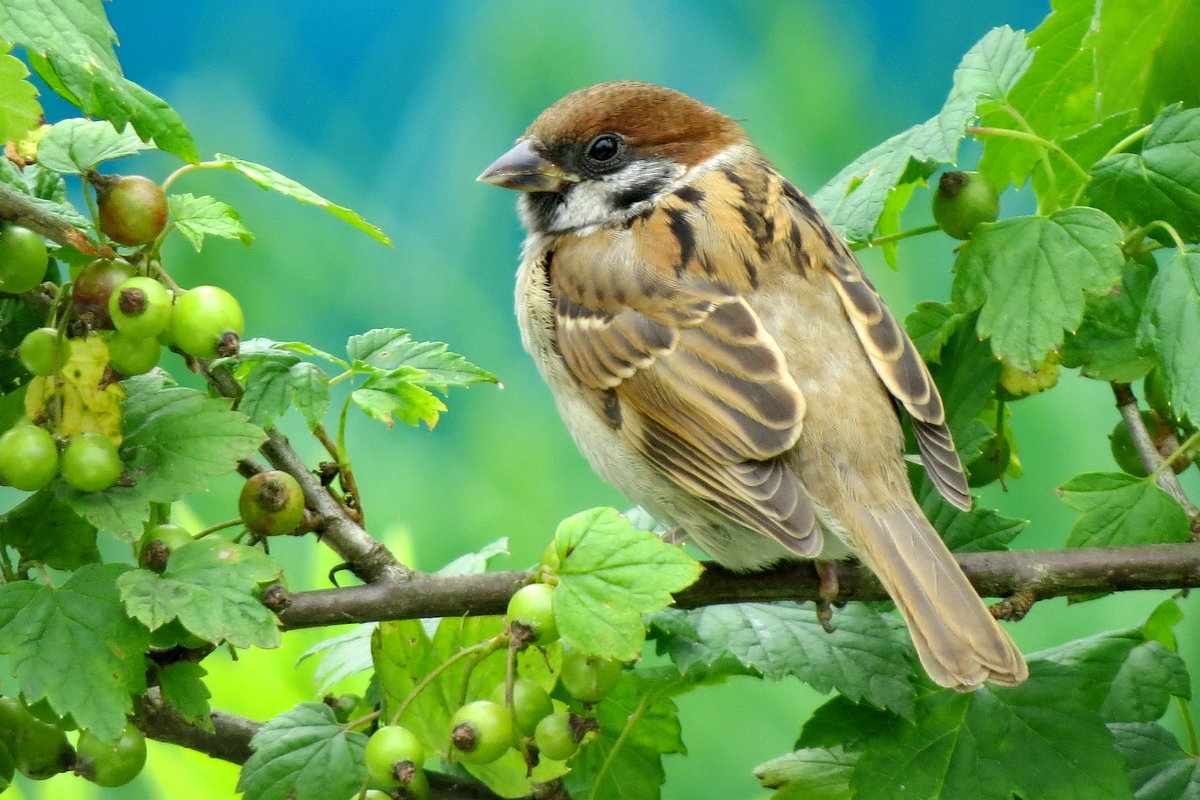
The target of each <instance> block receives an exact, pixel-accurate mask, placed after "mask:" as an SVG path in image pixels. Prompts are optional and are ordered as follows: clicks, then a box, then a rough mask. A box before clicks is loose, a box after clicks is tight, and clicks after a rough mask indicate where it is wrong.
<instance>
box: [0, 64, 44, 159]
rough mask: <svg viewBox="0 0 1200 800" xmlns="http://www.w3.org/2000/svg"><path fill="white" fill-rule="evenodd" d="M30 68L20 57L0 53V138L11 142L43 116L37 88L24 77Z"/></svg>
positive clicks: (27, 74) (30, 128)
mask: <svg viewBox="0 0 1200 800" xmlns="http://www.w3.org/2000/svg"><path fill="white" fill-rule="evenodd" d="M28 77H29V70H28V69H27V68H26V67H25V65H24V64H23V63H21V60H20V59H19V58H17V57H15V56H12V55H9V54H7V53H4V54H0V142H12V141H16V140H17V139H20V138H22V137H24V136H25V134H26V133H28V132H29V131H31V130H32V129H33V128H35V127H36V126H37V124H38V121H39V120H40V119H41V116H42V106H41V104H40V103H38V101H37V96H38V90H37V89H36V88H34V85H33V84H32V83H30V82H29V81H27V80H25V79H26V78H28Z"/></svg>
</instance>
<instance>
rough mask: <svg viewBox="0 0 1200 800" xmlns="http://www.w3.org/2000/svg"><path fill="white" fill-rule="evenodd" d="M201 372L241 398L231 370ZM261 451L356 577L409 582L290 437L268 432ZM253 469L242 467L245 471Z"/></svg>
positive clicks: (408, 572)
mask: <svg viewBox="0 0 1200 800" xmlns="http://www.w3.org/2000/svg"><path fill="white" fill-rule="evenodd" d="M200 371H201V374H203V375H204V377H205V378H206V379H207V380H208V382H209V384H211V385H212V386H213V388H215V389H216V390H217V391H218V392H220V393H221V394H222V395H224V396H225V397H229V398H232V399H234V400H237V399H239V398H240V397H241V394H242V387H241V386H240V385H238V382H237V381H236V380H235V379H234V377H233V375H232V373H230V371H229V370H228V369H227V368H225V367H221V366H218V367H209V366H201V369H200ZM261 452H262V454H263V456H264V457H265V458H266V459H267V461H268V462H269V463H270V464H271V466H272V467H274V468H275V469H280V470H283V471H284V472H287V473H289V474H290V475H291V476H292V477H294V478H295V479H296V480H297V481H298V482H299V483H300V488H301V489H302V490H304V500H305V504H306V505H307V506H308V507H309V508H310V509H312V510H313V511H314V512H315V513H316V515H317V518H318V523H317V526H316V531H317V534H318V535H319V536H320V537H321V540H322V541H323V542H325V543H326V544H327V545H329V546H330V548H332V549H333V551H334V552H335V553H337V554H338V555H339V556H340V557H341V558H342V559H343V560H344V561H345V562H346V564H347V566H348V567H349V568H350V570H351V571H352V572H353V573H354V574H355V575H357V576H358V577H359V578H360V579H361V580H363V581H366V582H367V583H377V582H380V581H387V582H404V581H407V580H408V579H409V577H410V575H411V574H412V571H411V570H409V569H408V568H407V567H405V566H404V565H402V564H400V562H398V561H397V560H396V557H395V556H393V555H392V553H391V551H390V550H388V549H387V547H385V546H384V545H383V544H382V543H381V542H379V541H378V540H377V539H375V538H374V537H372V536H371V534H369V533H367V531H366V530H365V529H363V527H362V526H361V525H359V524H358V522H356V521H355V520H354V518H353V517H352V516H351V515H350V512H349V511H348V510H347V509H346V507H345V506H343V505H342V504H341V502H339V501H338V500H337V498H335V497H333V496H332V495H331V494H330V493H329V490H328V489H326V487H324V486H322V485H321V481H320V480H319V479H318V478H317V476H316V475H314V474H313V472H312V470H310V469H309V468H308V466H307V465H306V464H305V463H304V461H303V460H302V459H301V458H300V456H299V455H297V454H296V451H295V450H294V449H292V446H291V444H290V443H289V442H288V440H287V437H286V436H284V435H283V434H282V433H280V432H279V431H278V430H276V429H275V428H270V429H268V430H267V441H266V442H265V443H264V444H263V446H262V448H261ZM249 466H250V465H249V464H245V465H240V467H241V468H242V469H246V468H247V467H249Z"/></svg>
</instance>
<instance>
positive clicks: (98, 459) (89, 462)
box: [62, 433, 123, 492]
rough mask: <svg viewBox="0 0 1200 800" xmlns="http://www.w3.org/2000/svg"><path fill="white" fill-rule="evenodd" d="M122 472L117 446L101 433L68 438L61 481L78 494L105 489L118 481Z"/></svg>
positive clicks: (82, 434) (63, 455)
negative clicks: (76, 490)
mask: <svg viewBox="0 0 1200 800" xmlns="http://www.w3.org/2000/svg"><path fill="white" fill-rule="evenodd" d="M122 470H123V466H122V464H121V457H120V456H119V455H117V446H116V445H114V444H113V443H112V440H111V439H109V438H108V437H107V436H105V435H104V434H102V433H81V434H78V435H76V436H73V437H71V440H70V441H69V442H67V448H66V450H64V451H63V454H62V476H63V480H65V481H66V482H67V483H69V484H70V485H71V486H73V487H74V488H76V489H78V490H79V491H81V492H99V491H101V490H103V489H107V488H108V487H110V486H112V485H113V484H114V483H116V482H117V479H118V478H120V477H121V472H122Z"/></svg>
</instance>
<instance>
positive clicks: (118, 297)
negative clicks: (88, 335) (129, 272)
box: [108, 276, 171, 337]
mask: <svg viewBox="0 0 1200 800" xmlns="http://www.w3.org/2000/svg"><path fill="white" fill-rule="evenodd" d="M108 314H109V316H110V317H112V321H113V325H114V326H115V327H116V329H117V330H119V331H120V332H121V333H124V334H128V335H129V336H138V337H153V336H157V335H158V334H159V333H160V332H161V331H163V330H165V329H166V327H167V325H168V324H169V323H170V322H171V293H170V292H168V291H167V288H166V287H165V286H163V285H162V284H161V283H159V282H158V281H156V280H154V279H153V278H144V277H141V276H135V277H132V278H129V279H127V280H124V281H122V282H121V283H120V284H118V285H117V286H116V288H114V289H113V292H112V294H111V295H109V298H108Z"/></svg>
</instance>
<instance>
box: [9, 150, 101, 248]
mask: <svg viewBox="0 0 1200 800" xmlns="http://www.w3.org/2000/svg"><path fill="white" fill-rule="evenodd" d="M0 182H2V183H4V184H5V185H7V186H9V187H11V188H13V189H15V190H17V191H18V192H21V193H22V194H24V195H25V199H26V200H28V201H29V202H31V203H33V204H34V205H35V206H38V207H39V208H41V209H43V210H44V211H48V212H50V213H51V214H54V215H55V216H59V217H62V218H63V220H64V221H66V222H69V223H70V224H72V225H74V226H75V227H86V226H88V225H90V224H91V221H90V220H89V219H88V218H87V217H85V216H83V215H82V214H80V213H79V211H78V210H76V208H75V207H74V206H72V205H71V204H70V203H68V202H67V188H66V182H65V181H64V180H63V178H62V176H61V175H59V174H58V173H57V172H53V171H51V170H48V169H45V168H44V167H41V166H39V165H37V164H29V165H27V166H26V167H25V168H24V169H18V168H17V166H16V165H15V164H13V163H12V162H11V161H9V160H8V159H7V158H3V159H0ZM65 252H67V248H61V247H60V248H59V249H58V250H57V251H56V252H55V257H56V258H59V259H60V260H62V259H63V256H64V253H65ZM80 255H81V256H82V254H80Z"/></svg>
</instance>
